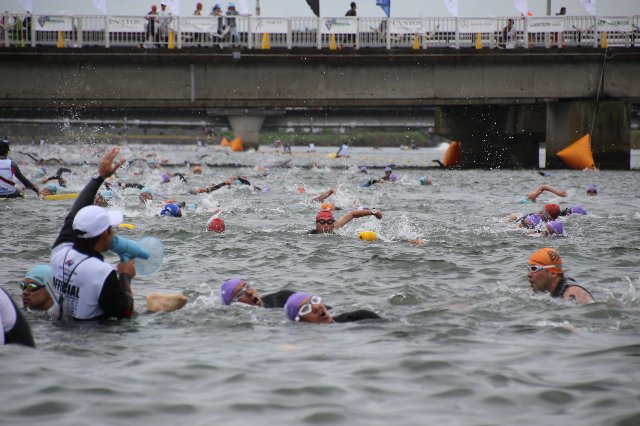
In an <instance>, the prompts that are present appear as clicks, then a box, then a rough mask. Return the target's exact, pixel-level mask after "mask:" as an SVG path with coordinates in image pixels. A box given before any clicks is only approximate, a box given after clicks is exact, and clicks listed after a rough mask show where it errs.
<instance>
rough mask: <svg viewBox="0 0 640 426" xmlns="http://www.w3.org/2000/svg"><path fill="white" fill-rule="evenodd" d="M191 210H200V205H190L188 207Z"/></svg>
mask: <svg viewBox="0 0 640 426" xmlns="http://www.w3.org/2000/svg"><path fill="white" fill-rule="evenodd" d="M186 207H187V208H188V209H189V210H195V209H197V208H198V205H197V204H196V203H189V204H187V206H186Z"/></svg>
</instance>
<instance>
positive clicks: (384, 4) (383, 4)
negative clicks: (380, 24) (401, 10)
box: [376, 0, 391, 18]
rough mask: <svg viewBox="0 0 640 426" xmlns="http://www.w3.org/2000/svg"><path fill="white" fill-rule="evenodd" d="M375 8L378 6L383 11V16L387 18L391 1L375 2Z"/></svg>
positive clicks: (377, 0) (381, 0)
mask: <svg viewBox="0 0 640 426" xmlns="http://www.w3.org/2000/svg"><path fill="white" fill-rule="evenodd" d="M376 6H380V7H381V8H382V10H384V14H385V15H387V18H388V17H389V13H390V12H391V0H376Z"/></svg>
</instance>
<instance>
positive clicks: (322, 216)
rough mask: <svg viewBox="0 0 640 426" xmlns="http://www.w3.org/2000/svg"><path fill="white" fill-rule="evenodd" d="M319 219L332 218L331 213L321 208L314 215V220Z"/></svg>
mask: <svg viewBox="0 0 640 426" xmlns="http://www.w3.org/2000/svg"><path fill="white" fill-rule="evenodd" d="M320 219H324V220H328V219H333V213H331V212H330V211H329V210H322V211H321V212H320V213H318V214H317V215H316V222H317V221H319V220H320Z"/></svg>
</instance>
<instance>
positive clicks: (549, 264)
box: [527, 248, 594, 304]
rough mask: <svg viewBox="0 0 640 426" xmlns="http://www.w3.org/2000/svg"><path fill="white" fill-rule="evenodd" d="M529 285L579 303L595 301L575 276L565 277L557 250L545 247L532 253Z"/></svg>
mask: <svg viewBox="0 0 640 426" xmlns="http://www.w3.org/2000/svg"><path fill="white" fill-rule="evenodd" d="M527 269H528V271H529V272H528V274H527V278H528V280H529V285H530V286H531V288H532V289H533V291H534V292H536V293H544V292H546V293H550V294H551V297H554V298H559V299H564V300H569V301H573V302H577V303H582V304H586V303H593V302H594V299H593V296H592V295H591V293H589V291H588V290H587V289H585V288H584V287H581V286H579V285H578V284H574V283H575V282H576V281H575V280H574V279H573V278H569V277H565V276H564V272H563V270H562V258H561V257H560V254H559V253H558V252H557V250H555V249H553V248H543V249H540V250H538V251H536V252H535V253H533V254H532V255H531V257H530V258H529V262H528V264H527Z"/></svg>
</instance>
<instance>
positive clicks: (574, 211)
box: [570, 206, 587, 214]
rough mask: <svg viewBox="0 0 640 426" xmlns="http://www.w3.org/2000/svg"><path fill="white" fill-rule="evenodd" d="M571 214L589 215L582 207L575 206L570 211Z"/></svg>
mask: <svg viewBox="0 0 640 426" xmlns="http://www.w3.org/2000/svg"><path fill="white" fill-rule="evenodd" d="M570 212H571V214H587V211H586V210H585V208H584V207H582V206H573V207H571V209H570Z"/></svg>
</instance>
